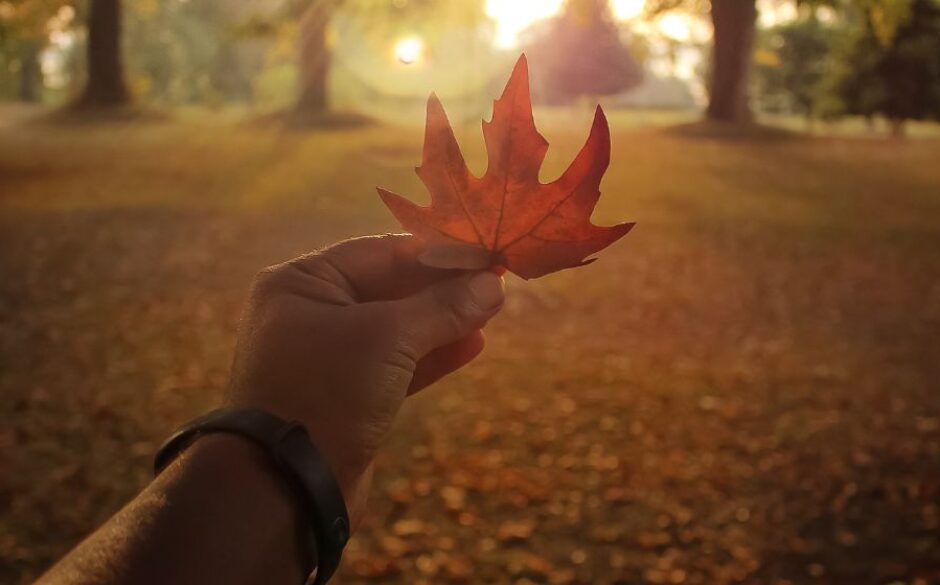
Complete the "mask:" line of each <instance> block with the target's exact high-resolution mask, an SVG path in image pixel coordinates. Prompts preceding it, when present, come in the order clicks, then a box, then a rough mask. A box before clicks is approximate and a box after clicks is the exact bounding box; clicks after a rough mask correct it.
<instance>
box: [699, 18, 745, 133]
mask: <svg viewBox="0 0 940 585" xmlns="http://www.w3.org/2000/svg"><path fill="white" fill-rule="evenodd" d="M710 13H711V19H712V25H713V26H714V31H715V32H714V47H713V48H712V65H711V67H712V68H711V81H710V83H709V87H708V94H709V99H708V109H707V110H706V115H707V116H708V118H709V119H711V120H719V121H722V122H748V121H750V119H751V108H750V103H749V101H748V69H749V67H750V63H751V54H752V52H753V47H754V31H755V26H756V23H757V3H756V0H712V2H711V11H710Z"/></svg>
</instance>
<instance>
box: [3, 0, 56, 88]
mask: <svg viewBox="0 0 940 585" xmlns="http://www.w3.org/2000/svg"><path fill="white" fill-rule="evenodd" d="M66 4H67V2H64V1H62V0H9V1H8V2H6V3H4V6H5V9H4V10H2V11H0V42H2V44H3V47H4V50H5V51H8V52H9V54H10V55H11V56H12V58H11V59H9V66H10V67H11V68H12V69H14V71H15V72H16V73H17V77H18V79H17V97H18V98H19V99H20V100H22V101H25V102H36V101H39V100H40V99H41V97H42V87H43V74H42V67H41V65H40V62H39V58H40V54H41V53H42V50H43V48H44V47H45V46H46V42H47V37H48V31H47V24H48V22H49V20H50V19H52V18H53V16H54V15H55V14H56V13H57V12H58V10H59V9H60V8H62V7H63V6H64V5H66Z"/></svg>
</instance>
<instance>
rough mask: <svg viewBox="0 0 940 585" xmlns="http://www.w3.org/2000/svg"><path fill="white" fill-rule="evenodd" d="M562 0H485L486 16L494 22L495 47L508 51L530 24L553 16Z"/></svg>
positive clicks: (559, 8)
mask: <svg viewBox="0 0 940 585" xmlns="http://www.w3.org/2000/svg"><path fill="white" fill-rule="evenodd" d="M563 3H564V0H524V1H523V0H486V14H487V16H489V17H490V18H492V19H493V20H495V21H496V39H495V41H494V42H495V43H496V46H497V47H500V48H503V49H509V48H512V47H515V46H516V44H517V43H518V42H519V33H520V32H522V31H523V30H525V29H526V28H528V27H529V26H530V25H531V24H532V23H534V22H535V21H537V20H541V19H543V18H548V17H550V16H554V15H555V14H557V13H558V11H559V10H561V6H562V4H563Z"/></svg>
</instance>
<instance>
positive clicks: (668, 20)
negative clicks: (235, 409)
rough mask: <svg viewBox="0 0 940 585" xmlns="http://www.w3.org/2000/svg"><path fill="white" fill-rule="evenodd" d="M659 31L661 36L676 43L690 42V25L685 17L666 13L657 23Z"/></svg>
mask: <svg viewBox="0 0 940 585" xmlns="http://www.w3.org/2000/svg"><path fill="white" fill-rule="evenodd" d="M657 26H658V27H659V30H660V31H661V32H662V33H663V35H665V36H667V37H669V38H670V39H672V40H674V41H678V42H689V41H691V40H692V23H691V22H690V19H689V17H688V16H687V15H683V14H675V13H672V12H670V13H667V14H664V15H662V16H661V17H660V18H659V21H658V22H657Z"/></svg>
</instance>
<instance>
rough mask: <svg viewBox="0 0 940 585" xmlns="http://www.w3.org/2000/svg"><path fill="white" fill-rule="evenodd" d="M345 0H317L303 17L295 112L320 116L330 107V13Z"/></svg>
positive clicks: (314, 0)
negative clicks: (328, 98)
mask: <svg viewBox="0 0 940 585" xmlns="http://www.w3.org/2000/svg"><path fill="white" fill-rule="evenodd" d="M343 3H344V0H313V2H310V4H309V6H308V7H307V9H306V10H304V12H303V15H302V16H301V17H300V30H299V35H298V47H297V50H298V53H297V82H298V95H297V103H296V105H295V108H294V109H295V112H296V113H297V114H299V115H301V116H310V115H312V116H314V117H316V116H318V115H319V114H320V113H322V112H324V111H326V109H327V105H328V102H327V89H328V85H327V83H328V79H329V73H330V60H331V58H332V55H331V54H330V45H329V42H328V38H327V32H328V27H329V24H330V17H331V16H332V15H333V13H334V12H335V11H336V10H337V9H338V8H339V7H340V6H342V5H343Z"/></svg>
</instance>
